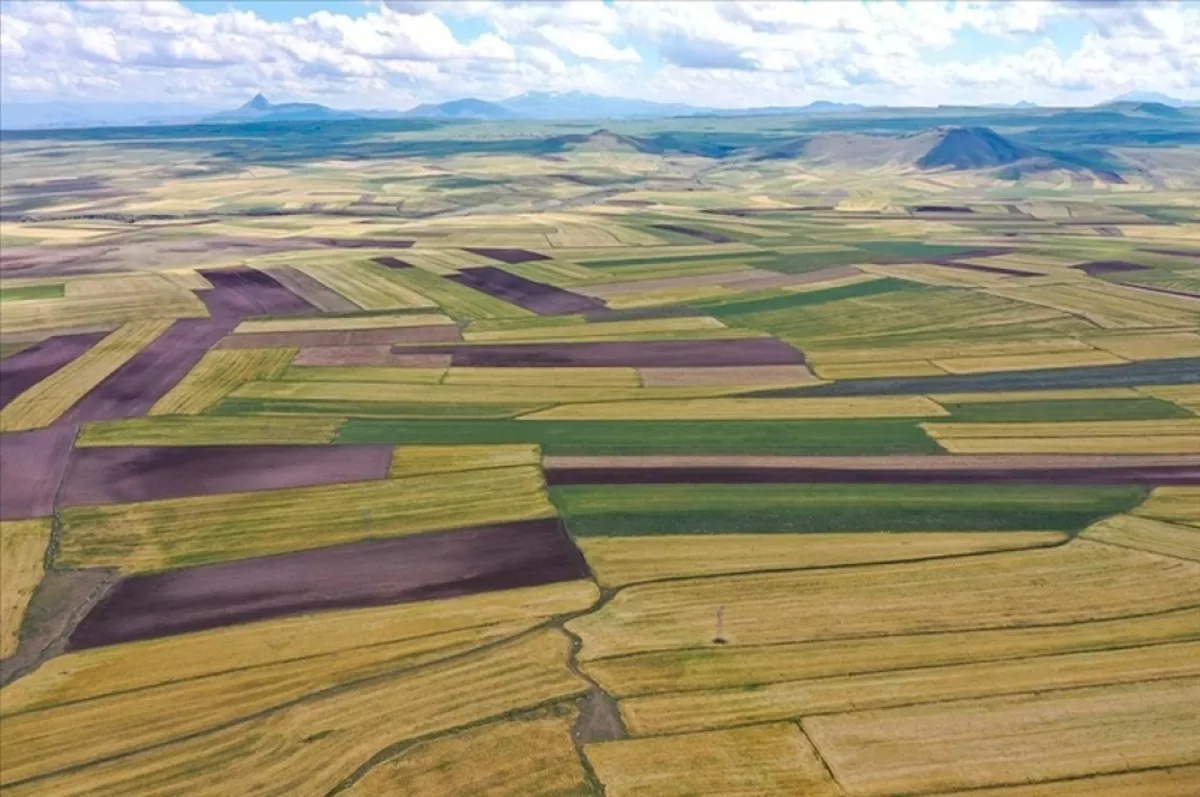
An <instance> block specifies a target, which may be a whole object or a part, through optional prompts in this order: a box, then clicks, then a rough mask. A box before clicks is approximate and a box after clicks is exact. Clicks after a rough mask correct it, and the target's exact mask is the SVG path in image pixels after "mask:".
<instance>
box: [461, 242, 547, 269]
mask: <svg viewBox="0 0 1200 797" xmlns="http://www.w3.org/2000/svg"><path fill="white" fill-rule="evenodd" d="M463 249H464V250H465V251H467V252H470V253H471V254H474V255H479V256H481V257H490V258H491V259H492V260H499V261H500V262H501V263H507V264H508V265H513V264H515V263H532V262H534V261H537V260H549V259H550V258H548V257H546V256H545V255H543V254H540V253H538V252H530V251H529V250H528V249H497V248H493V247H470V246H466V247H463Z"/></svg>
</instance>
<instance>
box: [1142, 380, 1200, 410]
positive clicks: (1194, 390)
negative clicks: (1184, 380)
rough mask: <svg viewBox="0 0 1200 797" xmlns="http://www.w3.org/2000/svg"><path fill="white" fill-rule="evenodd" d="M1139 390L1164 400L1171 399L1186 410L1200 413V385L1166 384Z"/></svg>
mask: <svg viewBox="0 0 1200 797" xmlns="http://www.w3.org/2000/svg"><path fill="white" fill-rule="evenodd" d="M1138 391H1139V392H1141V393H1145V394H1146V395H1149V396H1154V397H1155V398H1160V399H1162V400H1163V401H1170V402H1173V403H1175V404H1178V405H1179V406H1180V407H1183V408H1184V409H1185V410H1188V411H1189V412H1192V413H1194V414H1196V415H1200V385H1164V386H1161V387H1160V386H1157V385H1155V386H1151V387H1139V388H1138Z"/></svg>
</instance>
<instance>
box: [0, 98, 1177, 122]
mask: <svg viewBox="0 0 1200 797" xmlns="http://www.w3.org/2000/svg"><path fill="white" fill-rule="evenodd" d="M964 107H967V106H964ZM977 107H979V108H984V109H991V110H1039V106H1037V105H1035V104H1033V103H1031V102H1018V103H1013V104H1001V103H993V104H988V105H981V106H977ZM1096 107H1097V108H1098V109H1106V110H1113V111H1117V112H1120V113H1123V114H1129V113H1132V114H1135V115H1144V116H1158V117H1162V118H1166V117H1168V116H1170V115H1171V113H1172V112H1178V109H1179V108H1191V107H1200V101H1185V100H1179V99H1176V98H1173V97H1168V96H1166V95H1163V94H1157V93H1154V92H1131V93H1129V94H1125V95H1122V96H1120V97H1117V98H1116V99H1114V100H1112V101H1110V102H1108V103H1104V104H1102V105H1100V106H1096ZM2 110H3V114H2V115H0V126H2V127H3V128H4V129H9V130H19V129H29V128H59V127H105V126H114V125H128V126H137V125H164V124H195V123H201V124H242V123H247V122H294V121H306V122H312V121H338V120H347V119H405V118H425V119H464V120H467V119H471V120H485V121H508V120H522V119H528V120H538V121H572V120H574V121H586V120H597V121H599V120H613V121H618V120H629V119H662V118H670V117H697V116H712V117H740V116H767V115H781V116H782V115H788V114H847V113H856V112H859V111H863V110H868V109H867V108H866V107H865V106H862V105H858V104H854V103H838V102H829V101H826V100H818V101H817V102H812V103H809V104H808V105H802V106H767V107H755V108H735V109H731V108H707V107H699V106H693V105H685V104H682V103H662V102H653V101H650V100H637V99H627V98H621V97H605V96H602V95H599V94H590V93H587V92H580V91H569V92H561V93H560V92H546V91H530V92H526V93H524V94H519V95H517V96H515V97H509V98H508V99H505V100H501V101H499V102H492V101H489V100H481V99H476V98H473V97H466V98H462V99H456V100H451V101H449V102H441V103H426V104H423V105H418V106H417V107H415V108H412V109H409V110H407V111H397V110H340V109H335V108H330V107H328V106H325V105H320V104H317V103H306V102H289V103H279V104H275V103H272V102H271V101H270V100H268V99H267V98H266V97H265V96H264V95H263V94H256V95H255V96H254V98H253V99H251V100H250V101H249V102H247V103H246V104H245V105H242V106H241V107H239V108H235V109H233V110H225V111H219V112H207V113H206V112H204V111H203V110H199V109H196V108H195V107H194V106H190V105H187V104H185V103H172V104H154V105H148V104H140V103H113V104H98V103H78V102H44V103H5V104H4V105H3V108H2ZM874 110H879V109H878V108H877V109H874ZM1075 110H1077V111H1079V112H1081V113H1082V112H1086V111H1087V110H1088V109H1075Z"/></svg>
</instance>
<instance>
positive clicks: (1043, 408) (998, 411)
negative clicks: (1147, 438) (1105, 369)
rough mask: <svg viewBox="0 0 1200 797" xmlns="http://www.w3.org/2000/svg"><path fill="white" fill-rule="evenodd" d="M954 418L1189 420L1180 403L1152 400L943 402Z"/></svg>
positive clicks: (1188, 414) (991, 420)
mask: <svg viewBox="0 0 1200 797" xmlns="http://www.w3.org/2000/svg"><path fill="white" fill-rule="evenodd" d="M942 406H943V407H945V408H946V409H948V410H950V416H951V419H953V420H956V421H974V422H977V423H988V422H1007V421H1140V420H1157V419H1159V418H1189V417H1191V413H1190V412H1188V411H1187V410H1185V409H1184V408H1183V407H1180V406H1178V405H1177V404H1172V403H1170V402H1169V401H1162V400H1161V399H1153V398H1134V399H1081V400H1067V401H996V402H970V403H964V404H956V403H945V402H943V403H942Z"/></svg>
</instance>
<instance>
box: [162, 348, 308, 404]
mask: <svg viewBox="0 0 1200 797" xmlns="http://www.w3.org/2000/svg"><path fill="white" fill-rule="evenodd" d="M298 351H299V349H295V348H291V349H211V350H209V351H208V352H205V354H204V356H203V357H201V358H200V362H198V363H196V365H195V366H194V367H193V368H192V370H190V371H188V372H187V375H186V376H184V377H183V379H181V380H180V381H179V382H178V383H176V385H175V387H173V388H171V390H170V391H169V392H168V393H167V394H166V395H165V396H163V397H162V398H160V399H159V400H158V401H157V402H155V404H154V406H153V407H151V408H150V412H149V414H150V415H199V414H200V413H202V412H204V411H205V410H207V409H209V408H211V407H213V406H215V405H216V404H217V403H219V402H220V401H221V399H223V398H225V397H226V396H227V395H229V394H230V393H232V392H233V391H234V390H235V389H236V388H238V387H239V386H241V385H243V384H245V383H246V382H253V381H255V380H258V379H274V378H275V377H278V376H280V375H282V374H283V372H284V371H285V370H287V367H288V364H289V363H290V362H291V361H292V359H293V358H295V356H296V353H297V352H298Z"/></svg>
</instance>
